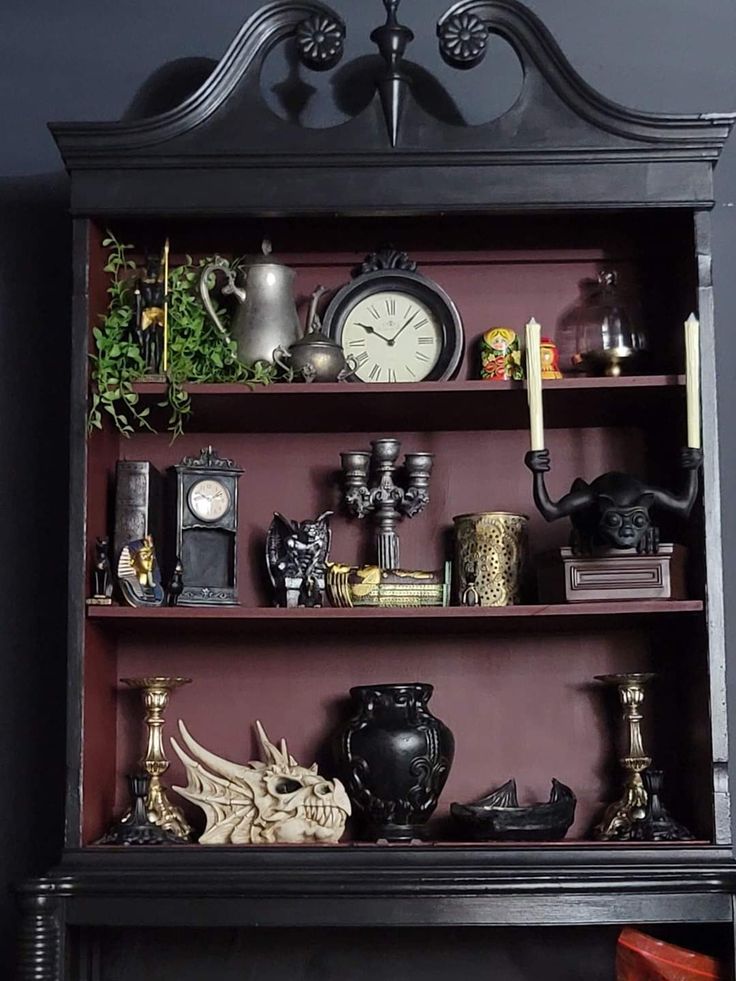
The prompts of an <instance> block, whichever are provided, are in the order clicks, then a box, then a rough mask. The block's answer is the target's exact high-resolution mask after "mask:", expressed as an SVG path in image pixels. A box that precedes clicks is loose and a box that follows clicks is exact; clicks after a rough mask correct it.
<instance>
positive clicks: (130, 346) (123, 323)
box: [89, 232, 151, 436]
mask: <svg viewBox="0 0 736 981" xmlns="http://www.w3.org/2000/svg"><path fill="white" fill-rule="evenodd" d="M102 244H103V245H104V246H105V247H106V248H109V250H110V252H109V255H108V259H107V263H106V265H105V272H107V273H110V277H111V281H110V286H109V287H108V289H107V293H108V296H109V297H110V301H109V304H108V308H107V313H106V314H105V316H104V317H103V318H102V323H101V324H100V326H99V327H95V328H94V330H93V332H92V333H93V335H94V340H95V353H94V354H92V355H90V358H91V361H92V392H91V401H90V409H89V425H90V428H94V429H102V418H103V413H108V415H110V416H111V417H112V419H113V421H114V423H115V425H116V426H117V428H118V429H119V430H120V432H121V433H123V434H124V435H125V436H130V434H131V433H132V432H133V431H134V429H136V428H137V429H151V426H150V424H149V423H148V420H147V416H148V414H149V411H150V409H148V408H144V409H139V408H138V395H137V393H136V392H134V391H133V383H134V382H136V381H139V380H140V379H141V378H142V377H143V375H144V374H145V363H144V361H143V357H142V355H141V352H140V349H139V348H138V345H137V344H136V343H135V342H134V341H133V339H132V337H131V334H130V326H131V324H132V321H133V286H132V280H131V274H130V271H131V270H132V269H135V262H134V261H133V260H132V259H129V258H128V253H129V252H130V250H131V249H132V248H133V246H132V245H122V244H121V243H120V242H118V240H117V239H116V238H115V237H114V236H113V235H111V234H110V233H109V232H108V235H107V238H105V239H104V240H103V243H102Z"/></svg>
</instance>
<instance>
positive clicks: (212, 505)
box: [189, 480, 230, 521]
mask: <svg viewBox="0 0 736 981" xmlns="http://www.w3.org/2000/svg"><path fill="white" fill-rule="evenodd" d="M229 507H230V492H229V491H228V489H227V487H225V485H224V484H221V483H220V481H219V480H198V481H197V483H196V484H192V486H191V488H190V489H189V509H190V510H191V512H192V514H193V515H194V516H195V518H199V520H200V521H218V520H219V519H220V518H221V517H222V516H223V515H224V514H226V513H227V510H228V508H229Z"/></svg>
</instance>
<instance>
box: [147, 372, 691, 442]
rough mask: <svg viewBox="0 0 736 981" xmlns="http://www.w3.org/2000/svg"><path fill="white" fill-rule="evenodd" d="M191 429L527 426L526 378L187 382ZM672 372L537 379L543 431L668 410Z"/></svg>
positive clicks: (155, 391) (151, 390)
mask: <svg viewBox="0 0 736 981" xmlns="http://www.w3.org/2000/svg"><path fill="white" fill-rule="evenodd" d="M185 388H186V390H187V392H188V393H189V395H190V397H191V400H192V416H191V418H189V419H188V420H187V430H188V431H190V432H212V433H220V432H264V433H276V432H301V433H317V432H330V431H332V432H335V431H338V430H342V431H354V432H378V431H379V430H381V429H387V430H391V429H395V428H396V423H397V420H401V426H402V428H403V429H405V430H414V431H416V432H431V431H433V430H445V431H453V430H479V429H480V430H485V429H488V428H494V429H526V427H527V426H528V420H529V410H528V407H527V396H526V388H525V384H524V382H516V381H495V382H489V381H472V380H458V381H451V382H415V383H411V384H400V383H399V384H367V383H364V382H358V383H351V382H342V383H339V384H338V383H335V384H311V385H309V384H303V383H302V384H299V383H292V384H284V383H281V384H279V383H276V384H271V385H253V386H252V387H249V386H247V385H239V384H188V385H185ZM134 389H135V391H136V393H137V394H138V395H139V396H140V398H141V401H142V402H143V403H144V404H145V405H146V406H150V407H151V408H152V409H153V410H154V412H155V413H160V414H161V418H160V419H157V420H156V421H157V422H158V424H159V425H160V426H163V427H164V428H165V424H166V410H165V409H157V408H156V406H157V404H158V403H159V402H161V401H162V400H165V397H166V385H165V384H162V383H159V382H139V383H137V384H136V385H134ZM684 393H685V388H684V377H683V376H680V375H630V376H622V377H619V378H588V377H583V376H580V377H567V378H562V379H560V380H546V381H545V382H544V399H545V415H546V422H547V425H548V426H551V427H555V428H557V427H574V428H577V427H580V426H611V425H616V426H624V425H631V424H636V423H637V422H638V421H640V420H641V418H642V417H643V416H646V415H651V414H652V413H655V414H660V413H661V414H664V415H666V414H668V413H669V412H671V411H672V408H673V407H674V406H675V405H676V404H678V402H684V398H685V394H684Z"/></svg>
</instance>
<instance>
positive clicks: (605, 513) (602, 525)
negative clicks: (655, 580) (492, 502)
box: [524, 447, 703, 555]
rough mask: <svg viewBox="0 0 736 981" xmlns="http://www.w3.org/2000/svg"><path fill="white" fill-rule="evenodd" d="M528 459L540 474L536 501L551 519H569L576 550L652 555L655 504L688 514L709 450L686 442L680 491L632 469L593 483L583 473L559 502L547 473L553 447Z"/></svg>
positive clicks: (656, 539) (536, 480) (577, 552)
mask: <svg viewBox="0 0 736 981" xmlns="http://www.w3.org/2000/svg"><path fill="white" fill-rule="evenodd" d="M524 462H525V463H526V465H527V467H529V469H530V470H531V471H532V473H533V474H534V484H533V488H534V503H535V504H536V505H537V508H538V509H539V512H540V514H541V515H542V516H543V517H544V518H545V519H546V520H547V521H556V520H557V519H558V518H569V519H570V521H571V522H572V533H571V536H570V545H571V547H572V550H573V552H574V554H575V555H591V554H593V553H595V552H597V551H601V550H605V549H611V548H613V549H636V551H637V552H639V553H640V554H643V555H652V554H654V553H656V552H657V551H658V549H659V530H658V528H657V526H656V525H655V524H654V523H653V521H652V518H651V515H650V510H651V509H652V508H654V507H658V508H662V509H663V510H665V511H671V512H672V513H674V514H679V515H681V516H682V517H683V518H686V517H687V516H688V515H689V514H690V510H691V508H692V506H693V504H694V503H695V498H696V496H697V493H698V470H699V469H700V466H701V464H702V462H703V451H702V450H700V449H693V448H692V447H686V448H685V449H683V450H682V451H681V453H680V466H681V468H682V469H683V470H684V471H685V473H686V475H687V476H686V480H685V486H684V488H683V489H682V491H681V492H680V493H679V494H673V493H672V492H671V491H667V490H662V489H661V488H659V487H652V486H650V485H649V484H647V483H645V481H643V480H639V478H638V477H632V476H631V475H630V474H626V473H604V474H602V475H601V476H600V477H596V479H595V480H594V481H592V482H591V483H590V484H588V483H586V481H584V480H582V479H581V478H580V477H577V478H576V479H575V480H574V481H573V484H572V487H571V488H570V492H569V493H568V494H565V495H564V497H561V498H560V500H559V501H553V500H552V499H551V498H550V496H549V494H548V493H547V487H546V485H545V482H544V475H545V473H547V471H548V470H549V469H550V457H549V450H530V451H529V452H528V453H527V455H526V456H525V457H524Z"/></svg>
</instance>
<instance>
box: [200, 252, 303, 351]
mask: <svg viewBox="0 0 736 981" xmlns="http://www.w3.org/2000/svg"><path fill="white" fill-rule="evenodd" d="M270 253H271V243H270V242H267V241H266V242H264V243H263V256H259V257H258V258H257V259H254V260H253V261H252V262H251V263H249V264H248V265H247V266H231V264H230V263H229V262H228V261H227V259H222V258H220V256H217V257H216V258H215V259H213V261H212V262H210V263H209V264H208V265H207V266H205V268H204V269H203V270H202V275H201V276H200V279H199V292H200V296H201V297H202V302H203V303H204V306H205V309H206V310H207V313H208V314H209V316H210V317H211V318H212V321H213V323H214V324H215V326H216V327H217V328H218V329H219V330H220V331H222V333H223V334H224V336H225V337H227V338H228V339H230V338H232V340H234V341H235V343H236V346H237V352H238V360H239V361H241V362H242V363H243V364H247V365H250V364H254V363H255V362H256V361H268V362H269V363H271V364H273V361H274V359H273V352H274V350H275V349H276V348H278V347H282V348H288V347H289V346H290V345H291V344H293V343H294V341H296V340H298V339H299V337H300V336H301V329H300V325H299V318H298V316H297V312H296V303H295V300H294V275H295V274H294V270H293V269H289V267H288V266H284V265H282V264H281V263H279V262H276V261H273V260H272V259H271V254H270ZM217 271H221V272H223V273H224V274H225V277H226V279H227V282H226V283H225V285H224V286H223V287H222V293H223V295H225V296H233V297H235V300H236V301H237V307H236V309H235V313H234V314H233V317H232V320H231V322H230V332H229V333H228V331H226V330H225V328H224V326H223V324H222V321H221V320H220V318H219V317H218V315H217V311H216V310H215V307H214V304H213V303H212V298H211V296H210V288H209V280H210V276H211V275H212V273H216V272H217Z"/></svg>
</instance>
